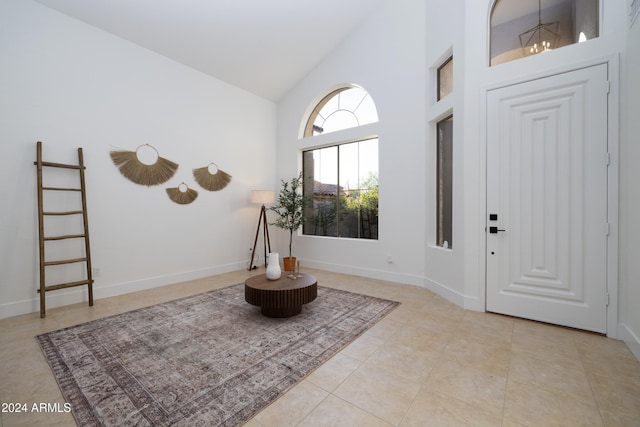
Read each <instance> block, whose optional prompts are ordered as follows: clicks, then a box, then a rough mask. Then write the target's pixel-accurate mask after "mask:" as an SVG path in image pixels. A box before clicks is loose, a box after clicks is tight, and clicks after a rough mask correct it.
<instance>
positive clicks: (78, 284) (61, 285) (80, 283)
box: [38, 280, 93, 293]
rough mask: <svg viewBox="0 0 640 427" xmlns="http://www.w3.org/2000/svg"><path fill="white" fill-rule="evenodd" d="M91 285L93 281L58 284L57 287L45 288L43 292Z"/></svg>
mask: <svg viewBox="0 0 640 427" xmlns="http://www.w3.org/2000/svg"><path fill="white" fill-rule="evenodd" d="M92 283H93V280H80V281H78V282H68V283H60V284H59V285H51V286H46V287H45V288H44V290H45V292H46V291H55V290H56V289H64V288H72V287H74V286H81V285H90V284H92ZM39 292H40V289H38V293H39Z"/></svg>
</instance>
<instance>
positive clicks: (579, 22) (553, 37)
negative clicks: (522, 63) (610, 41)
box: [490, 0, 599, 66]
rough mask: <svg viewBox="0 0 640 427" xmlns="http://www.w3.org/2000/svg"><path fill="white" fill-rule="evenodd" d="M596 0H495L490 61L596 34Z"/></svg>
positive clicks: (513, 57)
mask: <svg viewBox="0 0 640 427" xmlns="http://www.w3.org/2000/svg"><path fill="white" fill-rule="evenodd" d="M598 3H599V2H598V0H496V2H495V3H494V5H493V9H492V10H491V37H490V39H491V49H490V51H491V52H490V58H491V65H492V66H493V65H498V64H502V63H505V62H509V61H513V60H515V59H520V58H524V57H526V56H531V55H537V54H540V53H544V52H546V51H549V50H553V49H557V48H560V47H564V46H568V45H571V44H574V43H581V42H583V41H586V40H590V39H593V38H596V37H598V34H599V33H598V26H599V25H598V17H599V5H598Z"/></svg>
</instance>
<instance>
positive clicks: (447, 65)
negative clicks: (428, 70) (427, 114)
mask: <svg viewBox="0 0 640 427" xmlns="http://www.w3.org/2000/svg"><path fill="white" fill-rule="evenodd" d="M451 92H453V56H451V57H449V59H447V60H446V61H445V62H444V64H442V65H441V66H440V67H439V68H438V101H440V100H441V99H442V98H444V97H445V96H447V95H449V94H450V93H451Z"/></svg>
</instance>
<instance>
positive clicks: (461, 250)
mask: <svg viewBox="0 0 640 427" xmlns="http://www.w3.org/2000/svg"><path fill="white" fill-rule="evenodd" d="M491 5H492V1H491V0H483V1H480V2H479V1H477V0H468V1H465V2H462V1H460V2H447V3H446V4H444V3H443V2H437V1H424V2H415V1H408V0H407V1H400V2H394V3H393V4H391V2H389V3H388V4H387V5H386V6H385V7H383V8H382V9H381V10H380V11H379V12H378V13H377V14H376V15H375V16H373V17H372V18H371V19H369V20H368V21H367V22H366V23H365V24H363V25H362V26H361V27H360V28H359V29H358V30H357V31H356V32H354V34H353V35H352V36H351V38H350V39H348V40H347V41H346V42H345V43H344V44H343V45H342V46H341V47H340V48H339V49H337V50H336V51H335V52H334V53H333V54H332V55H330V56H329V57H328V58H327V59H326V60H325V61H324V62H323V63H322V64H320V65H319V66H318V67H317V68H316V69H315V70H314V71H313V72H312V73H311V74H310V75H309V76H307V78H305V79H304V80H303V81H302V82H300V84H299V85H298V86H297V87H296V88H295V89H294V90H293V91H291V92H290V93H289V94H288V95H287V97H285V98H284V99H283V100H282V101H281V102H280V103H279V105H278V107H279V117H278V144H279V145H278V165H279V167H278V170H279V172H278V174H279V177H281V178H288V177H290V176H293V175H295V174H296V173H297V172H298V170H299V168H300V160H299V158H300V151H301V150H302V149H303V148H307V147H311V146H313V145H314V144H318V145H322V144H323V143H327V142H328V139H324V137H325V135H323V136H322V137H323V138H317V139H316V138H314V139H316V140H315V141H306V140H304V141H301V140H299V139H298V136H299V130H300V126H301V123H302V120H303V119H304V117H305V114H304V113H305V112H306V111H307V109H308V107H309V105H312V104H313V102H315V101H317V100H318V99H319V98H320V97H321V96H322V95H324V94H326V93H327V91H328V90H329V89H330V88H332V87H333V86H334V85H336V84H340V83H355V84H359V85H362V86H363V87H364V88H365V89H367V90H368V91H369V92H370V93H371V95H372V96H373V99H374V100H375V101H376V103H377V105H378V108H379V115H380V122H379V123H378V124H376V125H369V126H368V127H367V129H366V132H371V133H376V134H379V136H380V239H379V241H377V242H369V241H362V242H360V241H353V240H341V239H332V238H318V237H311V236H301V235H299V236H297V238H296V241H295V243H294V250H295V251H296V252H297V255H298V256H299V257H301V258H302V259H303V263H304V262H307V263H309V264H310V265H313V266H318V267H322V268H326V269H329V270H335V271H342V272H352V273H357V274H361V275H365V276H372V277H377V278H383V279H386V278H388V279H392V280H395V281H398V282H404V283H413V284H420V283H421V282H422V285H423V286H426V287H428V288H430V289H432V290H434V291H436V292H437V293H439V294H440V295H443V296H445V297H447V298H448V299H450V300H452V301H454V302H456V303H458V304H460V305H462V306H464V307H466V308H470V309H476V310H484V307H485V286H486V284H485V238H486V237H485V230H484V227H485V214H486V212H485V205H484V203H485V202H484V200H485V196H486V184H485V181H484V174H485V172H486V171H485V164H486V163H485V162H486V159H485V155H484V153H485V147H486V140H485V139H484V137H483V132H484V120H485V116H484V115H485V111H484V107H483V99H484V94H485V93H486V91H487V90H488V89H489V88H492V87H498V86H501V85H505V84H509V83H514V82H517V81H522V80H525V79H531V78H539V77H542V76H545V75H549V74H553V73H556V72H560V71H568V70H570V69H573V68H579V67H581V66H585V65H591V64H594V63H598V62H603V61H604V62H607V63H608V64H609V66H610V72H611V76H610V80H611V84H612V86H611V96H610V99H611V105H610V113H611V120H610V134H609V137H610V144H611V146H610V149H611V154H612V162H613V163H614V165H613V167H612V168H610V169H611V171H613V172H612V174H613V175H612V176H611V177H610V178H611V182H612V186H611V187H610V189H611V190H612V191H611V198H612V204H611V206H612V208H611V211H610V214H611V215H612V218H611V221H612V226H613V229H612V236H611V238H610V242H612V243H611V245H610V248H609V249H610V251H609V253H610V255H611V259H612V260H614V262H613V263H612V264H610V265H609V281H610V290H609V291H610V293H611V296H612V298H614V302H613V303H612V306H611V307H610V310H609V312H610V317H609V334H610V336H614V337H615V336H617V335H618V330H619V327H618V325H619V324H622V323H624V322H625V321H627V317H628V316H629V311H631V310H630V309H629V308H626V311H625V308H624V307H620V309H621V312H620V313H618V300H617V298H618V291H619V290H620V291H621V292H622V291H623V290H624V295H627V294H629V295H630V296H632V298H631V301H637V298H638V296H637V294H638V293H637V292H636V290H637V287H636V288H634V289H629V287H630V285H628V284H626V283H624V282H623V283H622V285H621V286H620V288H621V289H619V287H618V266H617V264H616V263H615V260H616V258H617V256H618V252H624V251H626V250H627V249H628V248H627V247H626V246H618V239H619V238H620V236H623V235H625V233H628V232H629V231H633V230H634V228H633V227H635V225H633V224H632V221H630V220H629V218H632V217H634V216H635V217H637V216H638V212H637V210H638V203H637V202H638V201H637V200H635V199H634V197H635V196H636V195H634V194H630V196H631V198H632V200H629V202H628V205H629V206H628V209H627V210H630V211H631V212H629V213H624V214H623V216H622V218H621V220H620V221H618V220H617V219H616V218H617V209H618V204H617V199H618V197H620V199H625V198H626V197H627V194H626V193H625V191H626V190H625V189H623V191H622V192H621V193H620V194H619V193H618V187H617V186H618V179H617V177H616V176H615V173H617V172H618V171H619V172H620V174H621V176H622V181H625V180H626V178H627V176H628V175H629V174H632V175H633V172H632V168H629V167H627V166H626V165H625V163H619V156H618V148H619V149H620V151H621V152H623V153H624V154H623V157H624V156H627V155H628V154H631V155H633V154H634V153H635V151H634V150H635V148H633V147H632V146H631V142H630V137H631V136H633V135H635V134H636V133H637V131H634V130H628V131H626V130H625V128H622V127H621V126H620V123H619V121H618V119H617V117H618V114H619V113H620V109H621V108H620V107H621V105H622V104H621V103H620V100H621V99H623V98H624V95H623V94H621V93H620V92H621V90H620V88H622V91H626V88H625V85H627V84H628V83H629V82H628V80H629V79H628V78H627V74H628V72H627V71H624V70H625V69H624V55H623V53H624V50H625V42H626V41H625V30H624V29H625V22H626V20H625V11H624V8H621V7H620V5H619V4H616V3H610V2H601V9H602V10H601V16H602V29H601V35H600V37H599V38H598V39H595V40H590V41H589V42H587V43H581V44H575V45H572V46H567V47H564V48H562V49H559V50H555V51H553V52H549V53H546V54H545V55H539V56H535V57H530V58H526V59H523V60H521V61H515V62H510V63H507V64H502V65H500V66H496V67H489V66H488V56H489V55H488V47H489V43H488V31H487V25H488V21H489V12H490V8H491ZM400 23H401V24H400ZM630 37H631V35H630V36H628V37H627V38H630ZM423 42H424V43H423ZM447 52H452V53H453V55H454V73H455V80H454V93H453V95H452V96H451V97H448V98H445V100H443V101H441V102H439V103H435V102H434V101H433V99H434V91H435V84H434V76H435V70H434V68H435V67H437V65H439V63H440V61H441V60H443V59H444V58H445V56H446V54H447ZM422 58H425V59H426V60H425V61H423V60H422ZM636 61H637V58H636ZM634 64H635V63H631V62H630V63H629V64H628V67H634V66H635V65H634ZM635 102H637V101H635ZM633 105H636V107H635V108H636V109H637V104H633ZM633 108H634V107H633V106H631V110H633ZM451 111H453V113H454V121H455V126H456V127H455V129H454V180H455V182H454V212H455V214H454V239H453V240H454V242H453V250H451V251H447V250H443V249H441V248H435V247H433V246H432V243H433V242H434V239H435V232H434V226H433V223H434V215H433V212H434V211H435V209H434V206H433V199H434V188H433V185H434V184H433V177H434V174H433V171H434V165H435V161H434V158H433V151H434V147H435V132H434V126H435V125H434V123H435V122H436V121H437V119H439V118H442V117H444V116H445V115H446V114H448V113H450V112H451ZM344 135H345V139H346V138H348V137H350V136H352V135H353V133H352V132H350V131H345V133H344ZM636 154H637V153H636ZM296 166H297V167H298V169H296ZM633 178H635V179H636V180H637V177H635V175H634V177H633ZM408 183H410V185H408ZM635 198H636V199H637V197H635ZM625 206H626V205H625ZM636 234H637V233H636ZM637 240H638V239H637V236H634V237H629V238H628V239H627V238H625V240H624V242H627V243H625V245H629V246H631V248H635V252H637V247H638V243H637ZM387 256H392V257H393V259H394V262H393V263H391V264H389V263H387V262H386V258H387ZM626 268H627V269H628V270H630V269H631V267H628V266H627V267H626ZM622 273H623V274H624V275H625V276H630V277H633V278H635V282H634V283H637V277H638V272H637V271H623V272H622ZM631 282H633V280H632V279H629V283H631ZM621 297H623V294H622V293H621ZM628 320H629V321H630V322H631V323H632V324H633V326H628V330H629V331H635V332H634V333H635V335H636V336H637V330H638V326H637V323H638V319H637V318H635V317H634V315H632V316H630V318H629V319H628ZM634 322H635V323H634ZM630 333H631V332H630Z"/></svg>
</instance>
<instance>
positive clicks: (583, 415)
mask: <svg viewBox="0 0 640 427" xmlns="http://www.w3.org/2000/svg"><path fill="white" fill-rule="evenodd" d="M513 425H516V426H532V427H538V426H558V427H564V426H585V427H586V426H602V425H603V422H602V418H601V417H600V413H599V412H598V408H597V406H596V404H595V401H591V402H588V401H585V400H584V399H583V398H582V397H576V396H573V395H572V394H570V393H564V392H556V391H549V390H547V389H542V388H539V387H535V386H533V385H532V384H528V383H520V382H517V381H512V380H509V385H508V387H507V396H506V399H505V407H504V418H503V426H505V427H507V426H513Z"/></svg>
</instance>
